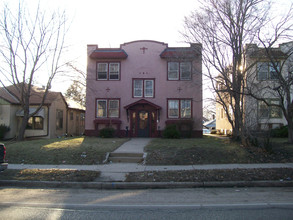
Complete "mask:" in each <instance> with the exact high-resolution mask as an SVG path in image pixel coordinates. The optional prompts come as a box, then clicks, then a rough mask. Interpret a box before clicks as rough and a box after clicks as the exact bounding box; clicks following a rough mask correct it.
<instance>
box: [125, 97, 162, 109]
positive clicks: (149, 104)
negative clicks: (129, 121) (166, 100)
mask: <svg viewBox="0 0 293 220" xmlns="http://www.w3.org/2000/svg"><path fill="white" fill-rule="evenodd" d="M141 105H148V106H151V107H152V108H154V109H156V110H160V109H161V107H160V106H158V105H156V104H154V103H152V102H149V101H147V100H145V99H141V100H139V101H137V102H134V103H131V104H129V105H126V106H124V108H125V109H126V110H128V109H132V108H135V107H136V106H141Z"/></svg>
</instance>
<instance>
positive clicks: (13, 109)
mask: <svg viewBox="0 0 293 220" xmlns="http://www.w3.org/2000/svg"><path fill="white" fill-rule="evenodd" d="M43 93H44V90H43V89H42V88H39V87H35V86H33V87H32V92H31V97H30V112H31V113H32V112H34V111H35V110H36V109H37V107H38V106H39V104H40V103H41V100H42V97H43V95H42V94H43ZM17 97H20V94H19V93H18V92H17V90H16V89H15V86H13V85H11V86H8V87H6V88H4V87H2V88H0V124H5V125H7V126H9V127H10V131H9V132H8V133H6V135H5V139H11V138H14V137H16V136H17V135H18V130H19V128H20V125H21V120H22V117H23V110H22V108H21V106H20V103H19V101H18V99H17ZM71 111H74V112H76V111H77V109H75V108H73V109H71V108H69V107H68V105H67V103H66V101H65V99H64V97H63V95H62V94H61V93H60V92H53V91H49V92H48V94H47V98H46V100H45V102H44V105H43V107H42V108H41V110H39V112H37V113H36V114H35V115H34V116H33V117H31V118H29V120H28V124H27V128H26V130H25V137H45V138H54V137H58V136H62V135H65V134H67V133H68V131H67V129H68V127H70V128H72V127H73V126H75V124H73V122H71V121H70V120H68V118H69V117H70V116H69V115H68V114H70V112H71ZM78 112H79V113H78V115H80V114H83V115H84V112H85V111H84V109H79V110H78ZM78 117H80V116H78ZM80 118H81V117H80ZM79 120H80V119H79ZM80 123H81V122H80ZM79 127H80V126H79ZM76 131H78V132H76ZM81 133H83V129H82V128H81V129H80V128H79V129H78V130H77V129H76V130H74V133H73V134H81Z"/></svg>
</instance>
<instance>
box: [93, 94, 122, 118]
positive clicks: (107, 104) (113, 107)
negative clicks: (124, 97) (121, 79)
mask: <svg viewBox="0 0 293 220" xmlns="http://www.w3.org/2000/svg"><path fill="white" fill-rule="evenodd" d="M119 105H120V103H119V99H97V118H119Z"/></svg>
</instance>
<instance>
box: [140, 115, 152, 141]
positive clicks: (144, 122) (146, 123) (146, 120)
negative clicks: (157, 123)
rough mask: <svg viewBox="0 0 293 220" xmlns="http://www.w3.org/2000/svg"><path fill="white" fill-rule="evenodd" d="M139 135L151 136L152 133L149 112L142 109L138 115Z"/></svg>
mask: <svg viewBox="0 0 293 220" xmlns="http://www.w3.org/2000/svg"><path fill="white" fill-rule="evenodd" d="M137 120H138V121H137V124H138V128H137V136H138V137H149V135H150V117H149V112H147V111H140V112H138V117H137Z"/></svg>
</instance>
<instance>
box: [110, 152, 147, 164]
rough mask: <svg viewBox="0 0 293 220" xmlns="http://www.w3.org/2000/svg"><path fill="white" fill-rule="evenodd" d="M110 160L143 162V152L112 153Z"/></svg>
mask: <svg viewBox="0 0 293 220" xmlns="http://www.w3.org/2000/svg"><path fill="white" fill-rule="evenodd" d="M108 161H109V162H112V163H141V162H142V161H143V153H114V152H112V153H110V155H109V158H108Z"/></svg>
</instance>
